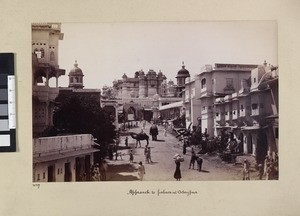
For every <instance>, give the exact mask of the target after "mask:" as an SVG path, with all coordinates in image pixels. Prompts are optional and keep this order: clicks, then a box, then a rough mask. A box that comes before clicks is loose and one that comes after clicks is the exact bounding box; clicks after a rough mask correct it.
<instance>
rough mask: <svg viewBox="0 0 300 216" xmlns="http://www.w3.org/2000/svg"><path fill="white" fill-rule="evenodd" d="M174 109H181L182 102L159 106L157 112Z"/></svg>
mask: <svg viewBox="0 0 300 216" xmlns="http://www.w3.org/2000/svg"><path fill="white" fill-rule="evenodd" d="M176 107H182V101H178V102H175V103H170V104H167V105H164V106H160V107H159V111H162V110H167V109H171V108H176Z"/></svg>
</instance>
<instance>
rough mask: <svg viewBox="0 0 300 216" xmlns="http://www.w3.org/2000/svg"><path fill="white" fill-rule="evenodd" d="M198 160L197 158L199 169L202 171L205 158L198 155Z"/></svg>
mask: <svg viewBox="0 0 300 216" xmlns="http://www.w3.org/2000/svg"><path fill="white" fill-rule="evenodd" d="M196 160H197V165H198V167H197V168H198V171H199V172H200V171H201V170H202V163H203V159H202V158H201V157H200V156H198V157H197V159H196Z"/></svg>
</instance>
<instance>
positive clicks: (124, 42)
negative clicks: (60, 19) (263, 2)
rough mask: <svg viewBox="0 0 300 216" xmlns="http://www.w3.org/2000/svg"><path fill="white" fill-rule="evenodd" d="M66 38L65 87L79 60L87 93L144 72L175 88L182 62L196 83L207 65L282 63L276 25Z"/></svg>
mask: <svg viewBox="0 0 300 216" xmlns="http://www.w3.org/2000/svg"><path fill="white" fill-rule="evenodd" d="M61 32H62V33H64V38H63V40H61V41H59V66H60V68H62V69H65V70H66V75H65V76H62V77H60V78H59V86H61V87H66V86H68V76H67V75H68V74H69V72H70V70H71V69H72V68H73V67H74V63H75V60H77V63H78V67H79V68H81V69H82V71H83V74H84V80H83V82H84V86H85V88H98V89H101V88H102V87H103V86H104V85H107V86H112V82H113V80H115V79H122V75H123V74H124V73H126V75H127V76H128V77H133V76H134V73H135V72H136V71H139V70H141V69H142V70H143V71H144V72H148V71H149V70H150V69H153V70H154V71H156V72H159V70H161V71H162V72H163V74H164V75H166V77H167V79H168V80H173V81H174V82H175V83H176V78H175V77H176V74H177V72H178V71H179V70H180V69H181V66H182V62H183V61H184V64H185V67H186V69H187V70H189V72H190V74H191V77H194V75H196V74H199V73H200V70H201V68H202V67H203V66H204V65H207V64H211V65H214V64H215V63H232V64H262V63H263V62H264V60H266V61H267V63H270V64H272V65H277V62H278V60H277V23H276V22H274V21H228V22H132V23H129V22H128V23H62V25H61ZM53 80H54V79H53Z"/></svg>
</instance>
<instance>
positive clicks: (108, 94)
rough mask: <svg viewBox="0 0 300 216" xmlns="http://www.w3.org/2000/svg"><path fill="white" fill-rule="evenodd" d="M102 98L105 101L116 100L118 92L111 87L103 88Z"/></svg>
mask: <svg viewBox="0 0 300 216" xmlns="http://www.w3.org/2000/svg"><path fill="white" fill-rule="evenodd" d="M102 96H103V98H105V99H115V98H116V91H115V90H114V88H113V87H110V86H106V85H105V86H103V88H102Z"/></svg>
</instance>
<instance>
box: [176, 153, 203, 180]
mask: <svg viewBox="0 0 300 216" xmlns="http://www.w3.org/2000/svg"><path fill="white" fill-rule="evenodd" d="M173 159H174V160H175V165H176V168H175V172H174V178H175V179H176V181H180V179H181V170H180V164H181V162H183V161H184V159H183V157H182V156H181V155H179V154H175V155H174V157H173ZM195 162H197V170H198V171H199V172H200V171H201V170H202V163H203V159H202V158H201V157H200V156H197V155H196V154H195V152H194V150H193V149H192V155H191V160H190V164H189V169H191V167H193V169H194V168H195Z"/></svg>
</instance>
